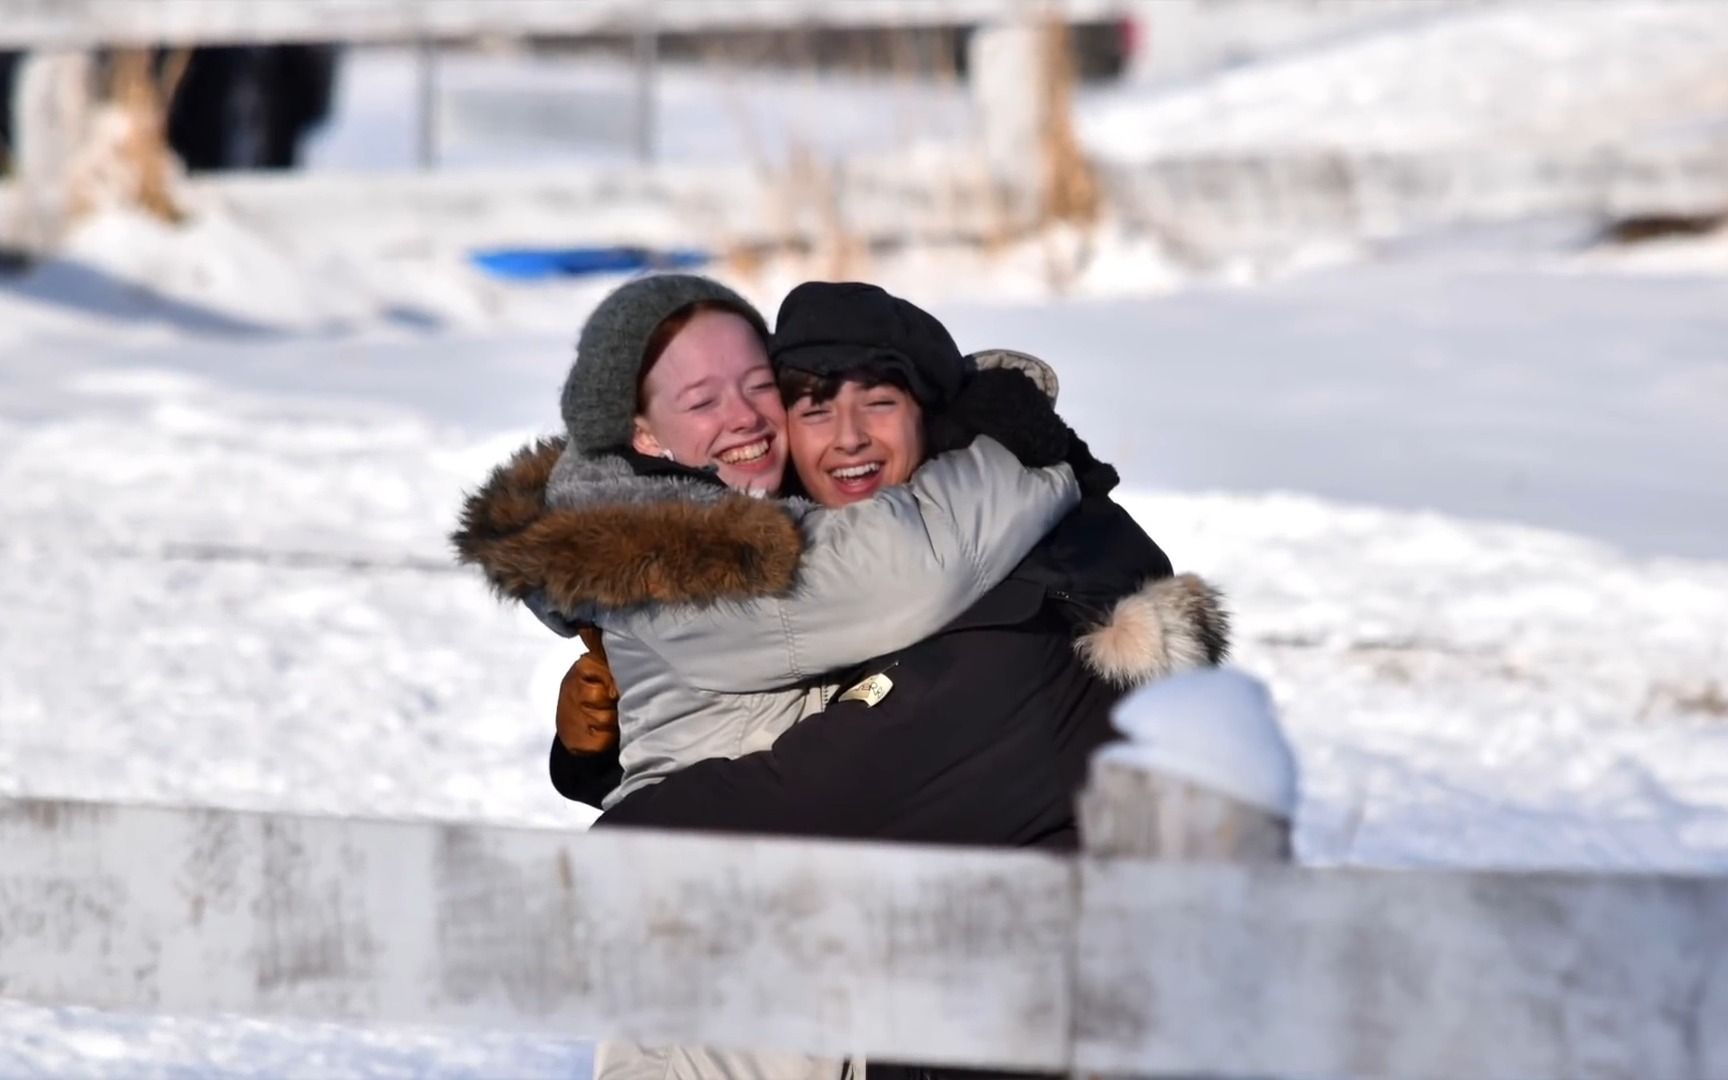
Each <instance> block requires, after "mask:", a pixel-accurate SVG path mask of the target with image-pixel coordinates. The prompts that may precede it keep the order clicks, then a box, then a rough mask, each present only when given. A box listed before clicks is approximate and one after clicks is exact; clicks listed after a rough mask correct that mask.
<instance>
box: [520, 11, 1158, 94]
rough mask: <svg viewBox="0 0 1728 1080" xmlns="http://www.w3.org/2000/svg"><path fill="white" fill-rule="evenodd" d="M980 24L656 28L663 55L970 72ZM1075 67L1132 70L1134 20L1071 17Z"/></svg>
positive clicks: (558, 48) (617, 46) (1089, 72)
mask: <svg viewBox="0 0 1728 1080" xmlns="http://www.w3.org/2000/svg"><path fill="white" fill-rule="evenodd" d="M976 29H977V28H976V27H975V26H971V25H948V26H846V27H827V26H816V27H798V28H795V29H784V30H756V29H751V30H722V29H714V30H709V31H706V32H704V33H701V34H693V33H680V32H677V31H665V32H662V33H660V34H659V35H657V46H656V47H657V49H658V50H659V54H660V56H662V57H664V58H668V59H682V60H726V61H731V62H734V63H737V64H738V65H739V66H741V67H782V68H809V67H815V68H818V69H823V70H836V71H899V72H932V71H951V72H953V73H954V74H955V75H957V76H961V77H964V76H965V75H966V74H967V67H968V64H969V60H968V53H969V51H970V50H969V48H968V44H969V42H970V40H971V37H972V34H973V32H974V31H975V30H976ZM1069 29H1070V30H1071V36H1070V40H1071V41H1072V42H1073V48H1074V70H1075V72H1076V73H1077V74H1078V75H1079V76H1080V78H1081V79H1085V80H1101V79H1114V78H1116V77H1118V76H1120V75H1121V74H1122V72H1123V71H1124V70H1126V69H1127V66H1128V61H1129V59H1130V58H1132V56H1133V54H1134V49H1135V45H1136V43H1137V41H1138V36H1137V35H1136V33H1135V26H1134V23H1133V21H1132V20H1130V19H1103V20H1097V21H1081V22H1074V23H1070V24H1069ZM535 45H536V46H537V47H539V48H543V49H546V50H548V51H552V52H562V51H566V50H569V49H572V48H580V49H599V50H601V51H605V52H608V53H613V54H616V55H619V56H630V55H632V50H633V49H634V47H635V44H634V39H633V38H632V37H630V36H629V35H623V34H619V35H611V36H607V35H596V36H593V37H584V38H581V39H572V38H559V37H541V38H538V39H536V41H535Z"/></svg>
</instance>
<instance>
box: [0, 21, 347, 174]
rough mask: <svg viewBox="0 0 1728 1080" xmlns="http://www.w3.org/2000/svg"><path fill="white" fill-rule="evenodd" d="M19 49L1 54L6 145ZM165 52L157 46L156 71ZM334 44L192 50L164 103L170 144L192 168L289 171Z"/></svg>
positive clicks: (328, 90) (324, 107) (1, 136)
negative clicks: (171, 98)
mask: <svg viewBox="0 0 1728 1080" xmlns="http://www.w3.org/2000/svg"><path fill="white" fill-rule="evenodd" d="M22 59H23V55H22V54H21V53H16V52H0V92H3V93H4V102H3V104H4V108H3V109H0V140H3V142H4V145H6V146H10V145H11V144H12V91H13V82H14V78H15V75H16V72H17V69H18V66H19V61H21V60H22ZM167 63H168V53H167V52H166V51H162V52H158V54H157V57H156V65H157V68H158V70H161V69H163V68H165V67H166V65H167ZM335 85H336V47H335V46H333V45H253V46H219V47H212V48H200V49H193V50H192V51H191V54H190V56H189V57H188V58H187V61H186V69H185V73H184V74H183V75H182V76H181V77H180V82H179V85H178V87H177V88H176V90H175V93H174V99H173V101H172V102H171V103H170V104H169V107H168V145H169V146H171V147H172V148H173V149H174V152H175V154H177V155H178V156H179V157H180V159H181V160H182V161H184V162H185V163H186V167H187V168H188V169H189V170H191V171H193V172H203V171H209V170H215V169H289V168H293V167H294V165H295V164H296V163H297V162H298V160H299V150H300V141H301V139H302V138H304V137H305V135H306V133H307V132H309V131H311V130H312V129H313V128H314V127H316V126H318V125H319V124H320V123H322V122H323V121H324V120H325V119H326V118H327V117H328V116H329V114H330V104H331V99H332V97H333V96H334V90H335Z"/></svg>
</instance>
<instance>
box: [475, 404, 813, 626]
mask: <svg viewBox="0 0 1728 1080" xmlns="http://www.w3.org/2000/svg"><path fill="white" fill-rule="evenodd" d="M450 539H451V542H452V543H453V544H454V545H455V547H456V555H457V559H458V561H460V562H462V563H466V564H469V565H472V566H477V567H479V568H480V570H481V571H482V572H483V573H484V574H485V575H486V579H487V581H489V582H490V583H491V585H492V587H493V588H494V589H495V590H497V591H498V593H499V594H500V595H503V596H509V597H513V598H515V599H518V600H523V599H526V598H528V597H529V596H530V595H532V594H534V593H536V592H541V593H543V594H544V596H545V598H546V599H547V600H548V601H549V602H550V603H551V605H552V606H553V607H554V608H556V609H557V610H559V611H562V612H577V611H581V610H584V609H586V608H588V607H590V606H598V607H601V608H614V609H616V608H625V607H632V606H635V605H639V604H648V603H661V604H674V603H690V604H707V603H713V602H715V601H719V600H727V599H741V598H745V597H752V596H773V595H778V594H780V593H784V592H786V591H788V590H789V589H791V587H792V583H793V580H794V577H795V574H796V572H797V569H798V559H799V556H800V555H801V554H802V553H803V550H804V540H803V536H802V534H801V533H800V532H799V529H798V523H797V521H796V519H795V517H794V514H793V512H792V510H791V509H790V508H789V507H788V506H787V505H786V504H784V503H780V502H776V501H773V500H768V499H758V498H753V497H751V496H749V495H745V494H741V493H739V492H735V491H731V490H729V489H727V488H725V487H722V486H721V485H720V484H718V483H716V482H712V481H709V480H707V479H706V478H703V477H700V476H694V475H676V474H672V473H668V474H666V475H649V476H644V475H639V474H638V473H637V472H636V470H635V469H633V468H632V467H631V465H630V463H629V462H628V461H626V460H624V459H623V458H622V457H619V456H615V455H599V456H586V455H581V454H576V453H570V452H567V450H566V447H565V440H564V439H563V438H550V439H542V440H540V441H538V442H535V443H532V444H530V445H528V446H525V447H523V448H522V449H521V450H518V451H517V452H516V453H515V454H514V455H512V456H511V458H510V460H509V461H507V462H505V463H504V464H503V465H500V466H499V467H498V468H496V469H494V470H493V472H492V476H491V477H490V478H489V479H488V480H487V481H486V483H485V485H484V486H482V487H481V488H480V490H479V491H477V492H475V493H474V494H473V495H471V496H469V498H468V500H467V502H466V503H465V504H464V506H463V508H462V519H461V526H460V528H458V529H457V531H456V532H455V533H453V534H451V537H450Z"/></svg>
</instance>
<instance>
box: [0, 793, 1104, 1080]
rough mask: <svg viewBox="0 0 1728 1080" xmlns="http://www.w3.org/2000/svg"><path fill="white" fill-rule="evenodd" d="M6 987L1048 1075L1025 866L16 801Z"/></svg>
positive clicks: (1040, 970)
mask: <svg viewBox="0 0 1728 1080" xmlns="http://www.w3.org/2000/svg"><path fill="white" fill-rule="evenodd" d="M0 851H3V852H4V853H5V857H4V865H3V866H0V996H4V997H14V998H22V999H25V1000H30V1001H36V1002H48V1003H83V1004H91V1005H100V1006H113V1007H125V1008H132V1009H148V1010H161V1011H167V1012H203V1011H210V1010H225V1011H234V1012H241V1013H251V1014H258V1015H296V1016H308V1017H329V1018H353V1019H366V1020H385V1021H410V1022H415V1023H447V1024H472V1025H484V1026H488V1027H499V1028H533V1029H541V1030H550V1031H558V1032H562V1033H567V1034H588V1035H608V1036H614V1037H619V1038H632V1039H640V1040H644V1041H654V1040H663V1041H674V1040H675V1041H679V1042H683V1043H688V1044H695V1045H712V1046H720V1047H725V1046H743V1047H758V1048H764V1049H772V1048H786V1049H799V1050H807V1051H813V1052H820V1053H829V1054H836V1055H839V1054H845V1053H854V1052H865V1053H877V1054H880V1053H885V1052H889V1051H892V1052H893V1053H895V1054H898V1055H902V1056H904V1057H909V1058H912V1059H915V1060H922V1061H932V1062H947V1061H966V1062H978V1063H996V1064H1004V1065H1006V1064H1021V1065H1033V1066H1047V1067H1060V1066H1062V1065H1063V1064H1065V1063H1066V1061H1067V1055H1068V1040H1069V1032H1070V1028H1071V1022H1070V1017H1069V1014H1068V1011H1067V1006H1068V1000H1069V997H1068V973H1069V971H1070V965H1071V957H1072V944H1073V941H1072V927H1073V916H1074V910H1073V909H1074V903H1075V898H1074V893H1073V868H1072V866H1071V865H1070V864H1069V863H1067V862H1065V861H1063V860H1060V859H1056V858H1052V857H1045V856H1040V855H1036V854H1022V853H1001V852H970V851H959V850H952V849H913V848H908V847H892V848H889V847H883V846H875V845H864V844H812V843H797V842H790V841H773V840H740V839H719V838H700V837H688V836H683V837H680V836H662V835H652V834H623V835H605V834H594V835H572V834H565V833H561V832H555V831H534V830H520V829H500V828H477V827H466V826H461V825H446V824H413V823H389V822H372V821H354V820H340V819H316V818H293V817H286V816H270V815H256V814H242V813H233V812H225V811H214V810H206V811H200V810H173V809H147V808H135V807H106V806H100V805H94V804H76V803H57V802H44V801H31V800H21V801H14V802H10V803H0Z"/></svg>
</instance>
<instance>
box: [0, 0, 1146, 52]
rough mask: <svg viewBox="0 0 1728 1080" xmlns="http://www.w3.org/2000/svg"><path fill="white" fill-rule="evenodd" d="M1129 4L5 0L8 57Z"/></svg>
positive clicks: (0, 12)
mask: <svg viewBox="0 0 1728 1080" xmlns="http://www.w3.org/2000/svg"><path fill="white" fill-rule="evenodd" d="M1126 7H1127V4H1126V3H1125V2H1124V0H724V2H721V0H0V48H87V47H91V46H97V45H193V44H200V45H201V44H218V43H235V44H248V43H262V42H290V41H345V42H356V43H366V42H373V43H384V42H414V41H442V40H461V39H472V38H483V37H484V38H511V37H533V36H539V35H556V36H563V37H580V36H585V35H599V34H619V33H624V34H628V33H633V32H635V31H637V30H639V29H642V28H644V27H647V28H650V29H653V30H656V31H660V32H682V33H690V32H700V31H704V30H718V29H751V28H798V27H844V26H877V27H893V26H925V25H940V26H948V25H969V24H973V23H980V22H992V21H997V20H1003V19H1012V18H1016V17H1019V16H1021V15H1024V14H1026V13H1028V12H1037V13H1043V12H1049V13H1052V14H1056V15H1060V16H1063V17H1066V18H1069V19H1076V20H1078V19H1102V18H1110V17H1114V16H1118V15H1120V14H1122V12H1123V11H1124V9H1125V8H1126Z"/></svg>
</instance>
